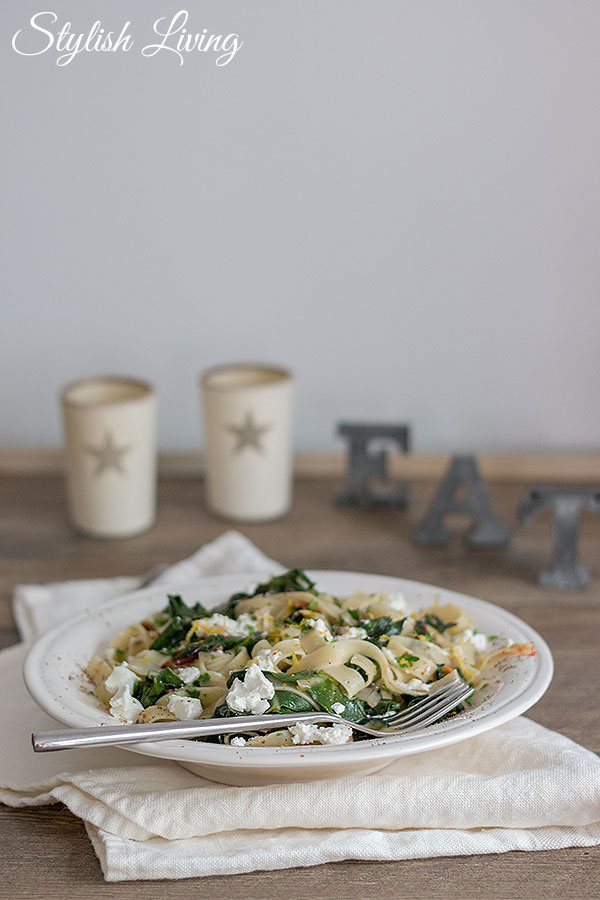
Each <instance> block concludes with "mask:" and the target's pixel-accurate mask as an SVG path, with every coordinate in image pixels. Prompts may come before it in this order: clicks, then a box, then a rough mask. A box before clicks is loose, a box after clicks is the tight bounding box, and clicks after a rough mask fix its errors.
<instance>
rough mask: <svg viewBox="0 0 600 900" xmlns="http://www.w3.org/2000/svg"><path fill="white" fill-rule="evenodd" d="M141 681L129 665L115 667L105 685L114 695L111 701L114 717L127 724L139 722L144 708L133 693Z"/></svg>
mask: <svg viewBox="0 0 600 900" xmlns="http://www.w3.org/2000/svg"><path fill="white" fill-rule="evenodd" d="M139 680H140V679H139V678H138V676H137V675H136V674H135V672H132V671H131V669H130V668H129V666H128V665H127V663H122V664H121V665H119V666H115V667H114V669H113V670H112V672H111V673H110V675H109V676H108V678H107V679H106V681H105V682H104V685H105V687H106V690H107V691H109V693H111V694H112V697H111V698H110V700H109V706H110V711H111V713H112V715H113V716H117V718H119V719H123V720H124V721H125V722H137V718H138V716H139V714H140V713H141V711H142V710H143V708H144V707H143V706H142V704H141V703H140V701H139V700H136V699H135V697H134V696H133V695H132V693H131V691H132V690H133V686H134V685H135V683H136V682H137V681H139Z"/></svg>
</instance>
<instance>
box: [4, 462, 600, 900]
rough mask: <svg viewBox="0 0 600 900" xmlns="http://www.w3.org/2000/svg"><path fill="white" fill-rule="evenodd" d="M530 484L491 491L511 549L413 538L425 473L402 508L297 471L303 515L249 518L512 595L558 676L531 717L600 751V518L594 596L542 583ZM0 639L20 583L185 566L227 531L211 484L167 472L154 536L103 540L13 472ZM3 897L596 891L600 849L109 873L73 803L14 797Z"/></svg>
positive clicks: (302, 539)
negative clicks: (166, 877) (154, 877)
mask: <svg viewBox="0 0 600 900" xmlns="http://www.w3.org/2000/svg"><path fill="white" fill-rule="evenodd" d="M524 486H525V485H524V484H519V483H510V484H509V483H496V484H493V485H491V490H492V495H493V498H494V502H495V503H496V506H497V509H498V513H499V516H500V518H501V519H502V520H503V522H504V523H505V524H506V526H507V527H508V528H509V529H510V530H511V531H512V532H513V539H512V541H511V543H510V545H509V546H508V547H507V548H504V549H501V550H471V549H469V548H467V547H465V545H464V544H463V542H462V540H461V538H460V530H461V528H462V527H463V525H464V523H462V522H461V521H460V520H459V519H457V520H456V521H455V522H454V525H455V526H456V528H457V531H456V534H455V535H454V536H453V538H452V540H451V541H450V543H449V544H448V546H446V547H442V548H436V549H425V548H422V547H417V546H415V545H413V543H412V541H411V532H412V528H413V527H414V525H415V523H416V522H417V521H418V520H419V519H420V517H421V516H422V515H423V513H424V510H425V508H426V505H427V503H428V501H429V499H430V498H431V496H432V494H433V491H434V490H435V482H432V481H419V482H415V483H413V484H412V485H411V502H410V506H409V508H408V509H407V510H405V511H404V512H398V511H392V510H373V511H358V510H349V509H337V508H336V507H335V506H334V505H333V503H332V499H333V497H334V496H335V493H336V491H337V490H338V489H339V481H337V480H335V479H329V480H327V479H325V480H324V479H323V478H319V479H314V478H307V479H301V480H299V481H298V483H297V486H296V494H295V503H294V508H293V510H292V512H291V514H290V515H289V516H288V517H286V518H285V519H283V520H281V521H280V522H272V523H268V524H263V525H252V526H245V527H244V528H243V529H241V530H242V531H243V532H244V533H245V534H247V535H248V537H249V538H251V539H252V540H254V541H256V542H257V543H258V544H259V545H260V546H261V547H262V548H263V549H264V550H265V552H266V553H268V554H269V555H270V556H272V557H274V558H276V559H280V560H281V561H282V562H283V563H284V564H290V565H291V564H294V565H296V564H298V565H303V566H306V567H311V568H330V569H354V570H359V571H360V570H362V571H371V572H381V573H386V574H391V575H401V576H404V577H407V578H415V579H417V580H420V581H426V582H431V583H434V584H443V585H444V586H446V587H449V588H454V589H456V590H460V591H465V592H467V593H471V594H474V595H476V596H480V597H483V598H484V599H486V600H491V601H492V602H495V603H499V604H500V605H501V606H504V607H505V608H507V609H510V610H512V611H514V612H516V613H517V614H518V615H520V616H521V617H522V618H523V619H525V620H526V621H527V622H529V623H530V624H531V625H533V627H534V628H536V629H538V630H539V631H540V632H541V633H542V634H543V635H544V637H545V638H546V639H547V640H548V643H549V644H550V647H551V649H552V652H553V653H554V658H555V662H556V676H555V679H554V681H553V684H552V685H551V687H550V689H549V691H548V693H547V694H546V696H545V697H544V698H543V699H542V700H541V701H540V702H539V703H538V704H537V705H536V706H535V707H534V708H533V709H532V710H531V712H530V715H531V717H532V718H533V719H535V720H536V721H538V722H541V723H542V724H544V725H546V726H548V727H550V728H554V729H557V730H559V731H561V732H562V733H563V734H566V735H568V736H569V737H571V738H573V739H574V740H576V741H578V742H580V743H582V744H584V745H585V746H587V747H589V748H590V749H592V750H595V751H596V752H600V711H599V709H600V707H599V705H598V702H597V698H598V695H599V694H600V666H595V667H592V668H591V669H590V666H589V660H590V659H592V658H594V654H596V655H597V646H598V638H599V637H600V567H599V565H598V552H597V551H598V547H599V546H600V523H598V522H597V521H595V520H593V519H592V518H591V516H590V517H584V520H583V522H582V532H581V559H582V561H583V562H584V563H586V564H587V565H588V566H589V567H590V569H591V575H592V584H591V587H590V588H589V589H588V590H587V591H583V592H575V593H568V592H548V591H541V590H540V589H539V588H538V587H537V586H536V583H535V577H536V573H537V571H538V570H539V568H540V567H541V566H542V565H543V564H544V562H545V561H546V560H547V557H548V555H549V519H548V517H547V516H546V515H540V516H539V518H537V519H535V520H533V521H532V522H531V523H528V524H527V525H526V526H522V527H521V526H518V525H517V522H516V518H515V511H516V508H517V503H518V499H519V496H520V494H521V492H522V490H523V489H524ZM0 508H1V509H2V521H1V523H0V547H1V556H2V568H1V572H0V645H1V646H7V645H8V644H11V643H13V642H14V641H15V640H17V634H16V631H15V629H14V623H13V620H12V615H11V612H10V597H11V592H12V589H13V587H14V585H15V584H17V583H23V582H45V581H53V580H62V579H66V578H84V577H86V578H87V577H96V576H103V575H116V574H121V575H123V574H137V573H140V572H143V571H145V570H147V569H149V568H150V567H151V566H152V565H154V564H155V563H156V562H159V561H164V562H174V561H176V560H178V559H181V558H182V557H184V556H186V555H189V554H190V553H192V552H193V551H194V550H195V549H197V547H198V546H199V545H200V544H202V543H203V542H205V541H207V540H210V539H211V538H214V537H216V536H217V535H218V534H220V533H222V532H223V530H224V529H225V528H226V527H228V526H227V524H226V523H223V522H220V521H218V520H216V519H214V518H213V517H211V516H209V515H208V514H207V513H206V511H205V509H204V505H203V495H202V483H201V481H200V480H196V479H189V478H188V479H185V478H181V477H180V478H172V479H167V480H162V481H161V483H160V489H159V518H158V522H157V525H156V526H155V528H154V529H153V530H152V531H150V532H149V533H148V534H146V535H143V536H141V537H137V538H131V539H129V540H125V541H116V542H111V541H99V540H93V539H90V538H85V537H82V536H80V535H76V534H75V533H74V532H73V531H72V530H71V529H70V527H69V525H68V522H67V518H66V512H65V506H64V495H63V485H62V479H60V478H58V477H56V476H44V477H27V478H25V477H16V476H15V477H5V478H2V479H0ZM0 835H1V842H0V847H1V848H2V849H1V851H0V853H1V855H2V879H0V897H11V898H12V897H39V896H44V897H45V898H48V900H54V898H56V900H63V898H66V897H72V896H76V897H78V898H81V900H86V898H91V897H100V896H101V897H103V898H107V900H109V898H133V897H140V896H144V897H145V898H147V900H153V898H159V897H164V896H165V895H166V894H167V892H168V896H169V898H170V900H178V898H184V897H185V898H188V897H189V896H190V893H191V892H193V893H198V894H201V895H202V896H204V897H209V898H228V900H238V898H240V900H242V898H243V900H259V898H271V897H274V896H280V895H284V896H285V895H288V896H290V897H293V898H294V900H321V898H322V900H325V898H327V900H355V898H356V900H371V898H373V900H375V898H377V900H381V898H386V897H390V898H391V897H403V898H411V900H419V898H444V900H449V898H467V900H470V898H481V897H484V896H485V897H487V898H490V900H513V898H515V900H516V898H522V897H527V898H532V900H535V898H542V897H543V898H559V897H560V898H597V897H599V896H600V847H593V848H586V849H569V850H561V851H552V852H540V853H517V852H514V853H506V854H502V855H491V856H472V857H464V858H444V859H429V860H407V861H404V862H398V863H372V862H364V861H356V862H344V863H337V864H330V865H326V866H318V867H314V868H309V869H289V870H284V871H278V872H256V873H251V874H249V875H238V876H235V877H219V878H204V879H191V880H189V881H179V882H177V881H175V882H169V884H168V885H167V884H165V883H164V882H131V883H120V884H106V883H104V882H103V879H102V875H101V872H100V868H99V865H98V861H97V859H96V857H95V854H94V853H93V851H92V849H91V846H90V844H89V841H88V839H87V836H86V834H85V831H84V829H83V826H82V824H81V822H80V821H79V820H78V819H76V818H75V817H74V816H72V815H71V814H70V813H69V812H68V811H67V810H65V809H64V808H62V807H60V806H56V807H43V808H36V809H20V810H12V809H6V808H4V807H0Z"/></svg>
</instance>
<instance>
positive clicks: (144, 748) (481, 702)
mask: <svg viewBox="0 0 600 900" xmlns="http://www.w3.org/2000/svg"><path fill="white" fill-rule="evenodd" d="M309 575H310V577H311V578H312V579H313V580H314V581H315V582H316V584H317V588H318V589H320V590H323V591H328V592H330V593H332V594H334V595H338V596H343V595H347V594H351V593H353V592H354V591H356V590H362V591H365V592H366V593H371V592H373V591H390V592H401V593H402V594H403V595H404V597H405V598H406V602H407V607H408V609H409V610H410V611H412V610H417V609H419V608H420V607H422V606H428V605H430V604H432V603H433V602H434V601H435V600H436V599H437V600H438V601H439V602H440V603H441V604H444V603H452V604H455V605H458V606H460V607H462V608H463V609H464V610H465V611H466V612H469V613H471V614H472V616H473V627H474V628H475V629H477V630H478V631H482V632H484V633H485V634H488V635H500V636H502V637H506V638H509V639H510V640H511V641H512V642H513V643H525V642H526V641H531V642H532V643H533V644H534V646H535V649H536V655H535V656H533V657H524V658H521V657H509V658H508V659H507V660H505V661H503V662H502V664H501V666H496V667H494V669H493V670H492V671H491V672H490V673H486V680H487V681H488V683H489V685H490V687H489V688H487V689H483V690H479V691H478V692H476V694H475V695H474V698H473V706H472V707H471V708H470V709H469V710H468V711H467V712H464V713H460V714H458V715H456V716H454V717H452V718H451V719H449V720H446V721H443V722H438V723H436V724H434V725H430V726H428V727H427V728H424V729H421V730H419V731H418V732H411V733H409V734H406V735H404V736H402V735H399V736H398V737H386V738H376V739H374V740H365V741H359V742H356V743H352V744H345V745H342V746H300V747H230V746H226V745H222V744H208V743H201V742H197V741H185V740H172V741H145V742H144V743H139V744H136V745H132V744H127V745H126V746H124V748H123V749H127V750H130V751H132V752H134V753H143V754H147V755H148V756H154V757H159V758H162V759H172V760H175V761H177V762H178V763H180V764H181V765H182V766H184V767H185V768H186V769H189V770H190V771H192V772H195V773H196V774H198V775H202V776H203V777H205V778H209V779H211V780H212V781H219V782H224V783H225V784H237V785H243V784H272V783H276V782H288V783H289V782H300V781H310V780H314V779H323V778H332V777H339V776H342V775H356V774H359V773H361V774H367V773H369V772H376V771H377V770H378V769H380V768H382V767H383V766H385V765H386V764H387V763H389V762H390V761H391V760H392V759H394V758H397V757H402V756H408V755H410V754H413V753H422V752H423V751H426V750H435V749H438V748H440V747H444V746H448V745H449V744H455V743H457V742H458V741H463V740H465V739H467V738H470V737H473V736H474V735H477V734H481V733H482V732H484V731H488V730H489V729H491V728H496V727H497V726H498V725H501V724H503V723H504V722H508V721H509V720H510V719H513V718H515V716H518V715H520V714H521V713H523V712H525V710H527V709H529V707H530V706H532V705H533V704H534V703H536V701H537V700H539V698H540V697H541V696H542V694H543V693H544V692H545V690H546V688H547V687H548V685H549V684H550V681H551V679H552V672H553V663H552V655H551V653H550V650H549V648H548V646H547V644H546V643H545V641H544V640H543V639H542V638H541V637H540V635H539V634H537V632H536V631H534V630H533V628H530V627H529V625H527V624H526V623H525V622H522V621H521V620H520V619H518V618H517V617H516V616H514V615H512V613H509V612H507V611H506V610H504V609H501V608H500V607H499V606H495V605H494V604H492V603H487V602H485V601H484V600H477V599H475V598H474V597H468V596H466V595H464V594H458V593H455V592H454V591H447V590H444V589H443V588H438V587H433V586H432V585H427V584H420V583H419V582H416V581H405V580H404V579H401V578H391V577H388V576H383V575H367V574H364V573H355V572H329V571H323V572H310V573H309ZM253 581H254V582H255V581H256V574H254V575H248V576H244V575H221V576H215V577H212V578H203V579H201V580H198V581H196V582H194V583H191V584H188V585H186V586H185V587H183V588H181V587H179V588H175V589H174V590H173V592H175V593H181V594H182V596H183V598H184V600H185V601H186V602H187V603H188V604H190V605H192V604H194V603H197V602H198V601H200V602H201V603H203V604H204V605H205V606H206V607H208V608H212V607H214V606H217V605H219V604H220V603H222V602H223V601H224V600H226V599H227V598H228V597H229V596H230V595H231V594H233V593H235V592H237V591H240V590H244V589H245V587H246V586H247V585H248V584H249V583H250V582H253ZM167 592H168V589H166V588H165V587H164V586H161V587H160V588H158V587H154V588H147V589H145V590H141V591H136V592H135V593H133V594H128V595H127V596H126V597H123V598H120V599H119V600H116V601H114V602H112V603H108V604H106V605H104V606H101V607H99V608H98V609H97V610H95V611H93V612H89V613H86V614H84V615H82V616H79V617H78V618H76V619H74V620H72V621H70V622H67V623H66V624H61V625H59V626H58V627H56V628H54V629H53V630H52V631H49V632H48V633H47V634H45V635H43V636H42V637H41V638H40V639H39V640H38V641H37V642H36V643H35V644H34V646H33V647H32V648H31V650H30V651H29V654H28V656H27V658H26V660H25V665H24V677H25V683H26V685H27V688H28V690H29V692H30V694H31V695H32V697H33V698H34V700H35V701H36V702H37V703H38V704H39V706H41V708H42V709H43V710H44V711H45V712H47V713H48V714H49V715H50V716H52V717H53V718H55V719H57V720H58V721H59V722H62V723H63V724H65V725H71V726H73V727H82V726H87V725H100V724H102V723H106V724H108V723H110V724H113V725H114V724H115V720H114V719H113V718H111V717H110V716H109V715H108V713H107V712H106V710H104V709H103V708H102V707H101V706H100V704H99V703H98V701H97V700H96V698H95V697H94V696H93V695H92V694H91V693H89V683H88V681H87V678H86V676H85V675H84V669H85V667H86V665H87V663H88V661H89V660H90V658H91V657H92V656H93V655H94V653H97V652H101V651H103V650H104V648H105V647H106V646H107V644H108V643H109V641H110V640H111V639H112V638H113V637H114V636H115V634H116V633H117V632H118V631H119V630H120V629H122V628H124V627H125V626H127V625H131V624H133V623H135V622H138V621H140V620H141V619H144V618H146V617H147V616H148V615H149V614H150V613H153V612H156V611H158V610H159V609H162V608H163V607H164V606H165V605H166V594H167ZM501 669H502V670H501ZM492 685H493V687H492Z"/></svg>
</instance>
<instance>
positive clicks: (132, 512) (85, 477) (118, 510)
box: [61, 377, 156, 538]
mask: <svg viewBox="0 0 600 900" xmlns="http://www.w3.org/2000/svg"><path fill="white" fill-rule="evenodd" d="M61 403H62V411H63V422H64V430H65V441H66V453H67V460H66V462H67V473H66V474H67V494H68V502H69V513H70V516H71V521H72V522H73V525H74V526H75V527H76V528H78V529H79V530H80V531H83V532H85V533H86V534H90V535H93V536H94V537H103V538H121V537H130V536H132V535H134V534H140V533H141V532H142V531H146V530H147V529H148V528H150V526H151V525H152V524H153V522H154V519H155V515H156V398H155V393H154V389H153V387H152V386H151V385H150V384H147V383H146V382H144V381H136V380H134V379H132V378H113V377H107V378H87V379H83V380H81V381H75V382H73V383H72V384H68V385H67V386H66V387H65V388H64V389H63V391H62V394H61Z"/></svg>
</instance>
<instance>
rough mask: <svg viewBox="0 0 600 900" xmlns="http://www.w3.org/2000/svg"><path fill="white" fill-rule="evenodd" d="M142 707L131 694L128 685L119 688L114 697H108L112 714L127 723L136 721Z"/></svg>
mask: <svg viewBox="0 0 600 900" xmlns="http://www.w3.org/2000/svg"><path fill="white" fill-rule="evenodd" d="M143 709H144V707H143V706H142V704H141V703H140V701H139V700H136V699H135V697H133V696H132V694H131V691H130V690H129V688H128V687H122V688H119V689H118V691H117V693H116V694H115V695H114V697H111V698H110V711H111V713H112V714H113V716H117V717H118V718H119V719H123V720H124V721H125V722H127V723H129V724H131V723H132V722H137V720H138V716H139V714H140V713H141V712H142V710H143Z"/></svg>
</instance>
